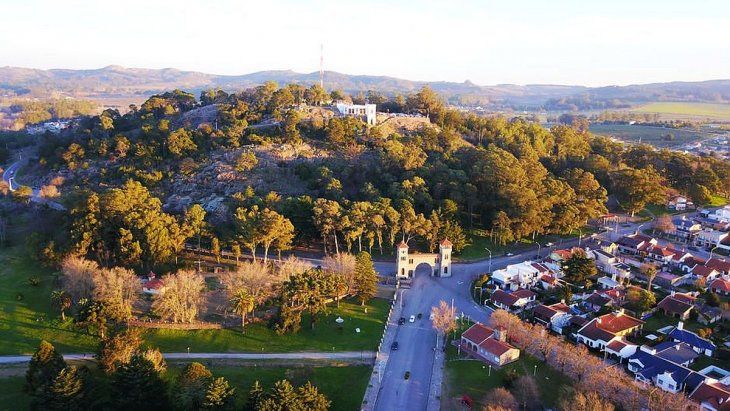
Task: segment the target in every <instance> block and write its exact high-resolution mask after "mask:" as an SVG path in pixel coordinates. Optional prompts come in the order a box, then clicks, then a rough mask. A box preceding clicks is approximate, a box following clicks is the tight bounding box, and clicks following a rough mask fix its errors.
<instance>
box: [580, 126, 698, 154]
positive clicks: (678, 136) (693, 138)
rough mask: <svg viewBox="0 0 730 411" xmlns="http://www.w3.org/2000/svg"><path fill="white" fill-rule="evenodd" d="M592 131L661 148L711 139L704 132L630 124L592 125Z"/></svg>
mask: <svg viewBox="0 0 730 411" xmlns="http://www.w3.org/2000/svg"><path fill="white" fill-rule="evenodd" d="M590 131H591V132H592V133H594V134H600V135H605V136H612V137H616V138H618V139H620V140H623V141H626V142H629V143H639V142H641V143H647V144H651V145H653V146H655V147H659V148H671V147H678V146H682V145H684V144H688V143H694V142H697V141H700V140H704V139H706V138H708V137H710V134H709V133H705V132H702V131H694V130H687V129H673V128H665V127H653V126H638V125H628V124H591V126H590ZM669 136H671V137H669Z"/></svg>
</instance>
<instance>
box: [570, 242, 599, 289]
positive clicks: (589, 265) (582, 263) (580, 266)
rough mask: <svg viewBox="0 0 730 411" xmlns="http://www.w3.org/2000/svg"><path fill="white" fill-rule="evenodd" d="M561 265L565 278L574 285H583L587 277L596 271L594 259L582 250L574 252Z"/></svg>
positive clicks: (593, 274)
mask: <svg viewBox="0 0 730 411" xmlns="http://www.w3.org/2000/svg"><path fill="white" fill-rule="evenodd" d="M562 265H563V272H564V273H565V278H566V280H567V281H569V282H571V283H573V284H575V285H583V284H584V283H585V282H586V280H587V279H588V278H589V277H593V276H595V275H596V274H597V273H598V270H597V269H596V263H595V261H593V260H592V259H590V258H589V257H588V256H587V255H586V254H585V252H583V251H582V250H581V251H576V252H574V253H573V255H572V256H570V258H568V259H566V260H565V261H563V264H562Z"/></svg>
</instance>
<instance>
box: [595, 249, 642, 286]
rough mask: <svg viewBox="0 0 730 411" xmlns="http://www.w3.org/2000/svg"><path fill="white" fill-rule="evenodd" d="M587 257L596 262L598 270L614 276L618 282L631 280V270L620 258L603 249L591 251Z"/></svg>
mask: <svg viewBox="0 0 730 411" xmlns="http://www.w3.org/2000/svg"><path fill="white" fill-rule="evenodd" d="M586 255H588V257H590V258H592V259H594V260H595V262H596V268H598V269H599V270H601V271H603V272H604V273H606V274H608V275H610V276H613V275H615V276H616V278H615V279H617V280H621V281H623V280H625V279H627V278H631V268H630V267H629V266H627V265H626V264H623V263H622V262H621V261H620V260H619V258H618V257H617V256H615V255H613V254H611V253H608V252H606V251H604V250H603V249H595V250H589V251H588V252H587V253H586Z"/></svg>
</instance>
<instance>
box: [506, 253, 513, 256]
mask: <svg viewBox="0 0 730 411" xmlns="http://www.w3.org/2000/svg"><path fill="white" fill-rule="evenodd" d="M505 255H506V256H507V257H512V256H513V255H515V253H507V254H505Z"/></svg>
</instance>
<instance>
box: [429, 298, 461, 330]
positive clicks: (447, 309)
mask: <svg viewBox="0 0 730 411" xmlns="http://www.w3.org/2000/svg"><path fill="white" fill-rule="evenodd" d="M431 316H433V319H432V320H431V322H432V323H433V328H434V329H435V330H436V331H437V332H439V333H441V334H442V335H444V336H445V335H448V333H450V332H452V331H454V330H456V308H454V307H451V306H450V305H449V304H448V303H447V302H446V301H444V300H441V301H439V305H438V306H437V307H436V306H435V307H431Z"/></svg>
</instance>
